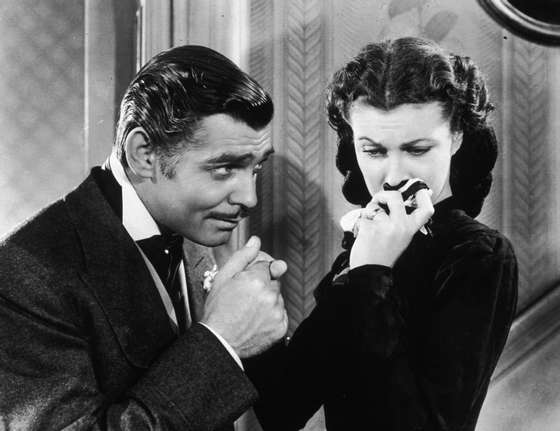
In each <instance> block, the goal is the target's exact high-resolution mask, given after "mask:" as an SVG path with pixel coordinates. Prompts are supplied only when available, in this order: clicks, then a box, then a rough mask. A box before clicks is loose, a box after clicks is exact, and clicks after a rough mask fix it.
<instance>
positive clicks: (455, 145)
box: [451, 131, 463, 156]
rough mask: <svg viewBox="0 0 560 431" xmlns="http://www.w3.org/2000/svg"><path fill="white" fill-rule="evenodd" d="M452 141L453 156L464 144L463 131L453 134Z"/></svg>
mask: <svg viewBox="0 0 560 431" xmlns="http://www.w3.org/2000/svg"><path fill="white" fill-rule="evenodd" d="M451 139H452V141H451V155H452V156H453V155H455V153H456V152H457V151H459V148H461V145H462V144H463V131H460V132H453V135H452V137H451Z"/></svg>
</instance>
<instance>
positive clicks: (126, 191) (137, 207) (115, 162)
mask: <svg viewBox="0 0 560 431" xmlns="http://www.w3.org/2000/svg"><path fill="white" fill-rule="evenodd" d="M109 167H110V168H111V172H112V173H113V176H114V177H115V179H116V180H117V182H118V183H119V184H120V186H121V188H122V223H123V226H124V228H125V229H126V230H127V232H128V234H129V235H130V236H131V237H132V239H133V240H134V241H139V240H141V239H145V238H149V237H151V236H154V235H160V234H161V231H160V230H159V227H158V225H157V223H156V222H155V220H154V218H153V217H152V216H151V215H150V213H149V212H148V209H147V208H146V206H145V205H144V203H143V202H142V201H141V200H140V198H139V197H138V194H137V193H136V190H134V187H133V186H132V184H131V183H130V180H129V179H128V177H127V175H126V172H125V171H124V167H123V165H122V164H121V162H120V161H119V159H118V158H117V155H116V154H115V152H112V153H111V155H110V156H109Z"/></svg>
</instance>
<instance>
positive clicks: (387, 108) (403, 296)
mask: <svg viewBox="0 0 560 431" xmlns="http://www.w3.org/2000/svg"><path fill="white" fill-rule="evenodd" d="M491 109H492V105H491V104H490V103H489V101H488V94H487V90H486V86H485V84H484V81H483V79H482V77H481V76H480V74H479V72H478V69H477V68H476V66H475V65H474V64H473V63H472V61H471V60H470V59H469V58H468V57H460V56H450V55H447V54H445V53H444V52H443V51H442V50H441V49H440V48H439V47H438V46H437V45H435V44H434V43H432V42H429V41H426V40H422V39H418V38H403V39H397V40H394V41H387V42H383V43H378V44H371V45H368V46H366V47H365V48H364V49H363V50H362V51H361V52H360V53H359V54H358V55H357V56H356V57H355V58H354V59H352V60H351V61H350V62H348V63H347V64H346V65H345V66H344V67H343V68H342V69H340V70H339V71H338V72H337V73H336V74H335V75H334V78H333V81H332V83H331V85H330V87H329V89H328V103H327V110H328V116H329V122H330V124H331V126H332V127H333V129H334V130H335V131H336V133H337V134H338V141H339V146H338V155H337V166H338V168H339V170H340V171H341V172H342V174H343V175H345V183H344V186H343V193H344V195H345V197H346V198H347V200H348V201H350V202H351V203H354V204H358V205H360V206H362V207H365V209H364V210H362V214H361V217H360V218H359V219H358V221H357V223H356V226H355V228H356V229H355V231H357V234H356V237H355V238H348V236H350V237H352V235H351V234H350V235H348V234H347V235H346V241H345V243H344V246H346V248H347V250H346V251H344V252H343V253H342V254H341V255H340V256H339V257H338V258H337V259H336V261H335V263H334V265H333V267H332V270H331V272H330V273H329V274H328V275H327V276H326V277H325V278H324V280H323V281H322V282H321V284H320V285H319V287H318V289H317V290H316V298H317V306H316V308H315V309H314V311H313V312H312V313H311V315H310V316H309V317H308V318H307V319H306V320H305V321H304V322H303V323H302V324H301V325H300V327H299V328H298V329H297V330H296V332H295V334H294V336H293V338H292V340H291V342H290V344H289V346H288V348H287V351H285V352H284V354H286V356H285V357H284V358H283V359H282V367H283V371H282V372H279V375H280V376H281V379H279V380H280V381H279V382H278V386H277V387H276V388H275V389H273V390H270V391H269V392H263V404H266V405H267V406H270V403H272V404H275V405H276V408H278V407H280V410H281V413H280V414H279V415H274V414H272V413H271V411H270V410H269V411H264V412H263V411H261V412H262V413H263V415H262V416H261V419H262V423H263V426H264V429H265V430H269V429H271V430H273V429H278V430H282V431H286V430H290V429H299V428H301V427H303V426H304V425H305V422H306V421H307V419H309V417H310V416H311V415H312V414H313V413H314V412H315V411H316V410H317V409H318V408H319V407H320V406H321V405H322V404H324V407H325V417H326V425H327V429H328V430H329V431H332V430H363V429H368V430H370V429H371V430H382V431H388V430H399V431H400V430H403V431H404V430H474V428H475V425H476V420H477V417H478V414H479V411H480V408H481V405H482V402H483V400H484V397H485V394H486V391H487V388H488V384H489V381H490V377H491V374H492V371H493V370H494V368H495V366H496V362H497V360H498V357H499V355H500V353H501V351H502V349H503V347H504V343H505V341H506V338H507V334H508V331H509V328H510V325H511V322H512V319H513V316H514V312H515V307H516V301H517V265H516V260H515V256H514V253H513V250H512V248H511V245H510V243H509V241H508V240H507V239H506V238H505V237H504V236H503V235H501V234H500V233H499V232H497V231H495V230H492V229H490V228H488V227H487V226H485V225H483V224H481V223H479V222H477V221H475V220H474V219H473V217H476V216H477V215H478V214H479V212H480V210H481V207H482V203H483V201H484V198H485V197H486V196H487V194H488V192H489V190H490V184H491V182H492V176H491V170H492V168H493V166H494V163H495V161H496V156H497V149H496V139H495V135H494V132H493V129H492V127H491V126H490V125H489V124H488V123H487V115H488V113H489V111H490V110H491ZM415 178H418V179H420V180H422V181H423V182H424V183H426V184H427V186H428V187H429V189H430V192H428V191H426V190H420V191H418V192H417V193H416V196H415V200H416V203H415V205H414V207H415V209H414V208H411V209H408V211H407V209H406V208H405V204H404V202H403V199H402V197H401V194H400V193H399V192H398V191H396V189H398V188H399V187H400V186H401V185H402V184H403V183H404V182H406V181H407V180H411V179H415ZM432 203H433V207H432ZM379 208H384V209H385V210H379ZM411 210H412V212H411ZM432 213H433V215H432ZM430 216H431V217H430ZM424 225H426V226H425V227H426V228H427V229H422V227H423V226H424ZM420 229H422V230H423V231H424V233H421V232H419V230H420Z"/></svg>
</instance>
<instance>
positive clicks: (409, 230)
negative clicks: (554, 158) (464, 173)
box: [350, 190, 434, 268]
mask: <svg viewBox="0 0 560 431" xmlns="http://www.w3.org/2000/svg"><path fill="white" fill-rule="evenodd" d="M430 195H431V192H430V191H428V190H420V191H418V192H417V193H416V203H417V208H416V209H415V210H414V211H413V212H412V213H410V214H407V213H406V210H405V206H404V202H403V200H402V196H401V194H400V193H399V192H398V191H382V192H379V193H376V194H375V196H374V197H373V199H372V200H371V202H370V203H369V204H368V206H367V207H366V208H365V210H364V213H365V214H366V215H365V217H361V218H360V219H359V220H358V223H359V229H358V236H357V237H356V241H355V242H354V245H353V246H352V250H351V252H350V268H355V267H357V266H361V265H368V264H378V265H386V266H393V265H394V263H395V262H396V260H397V259H398V258H399V256H400V255H401V254H402V252H403V251H404V250H405V249H406V247H408V244H410V241H411V240H412V237H413V236H414V234H415V233H416V232H417V231H418V230H419V229H420V228H421V227H422V226H424V224H426V223H427V222H428V220H429V219H430V217H431V216H432V215H433V213H434V207H433V205H432V201H431V199H430ZM380 203H383V204H385V205H387V207H388V208H389V214H387V213H386V212H385V211H383V210H381V209H379V208H378V206H379V204H380ZM374 208H375V209H374ZM368 209H369V210H370V212H371V214H372V216H371V217H368V216H367V212H368Z"/></svg>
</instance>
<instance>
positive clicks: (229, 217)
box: [210, 213, 243, 224]
mask: <svg viewBox="0 0 560 431" xmlns="http://www.w3.org/2000/svg"><path fill="white" fill-rule="evenodd" d="M210 217H211V218H213V219H216V220H220V221H224V222H227V223H231V224H238V223H239V222H240V221H241V220H243V216H242V215H241V214H239V213H237V214H211V215H210Z"/></svg>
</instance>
